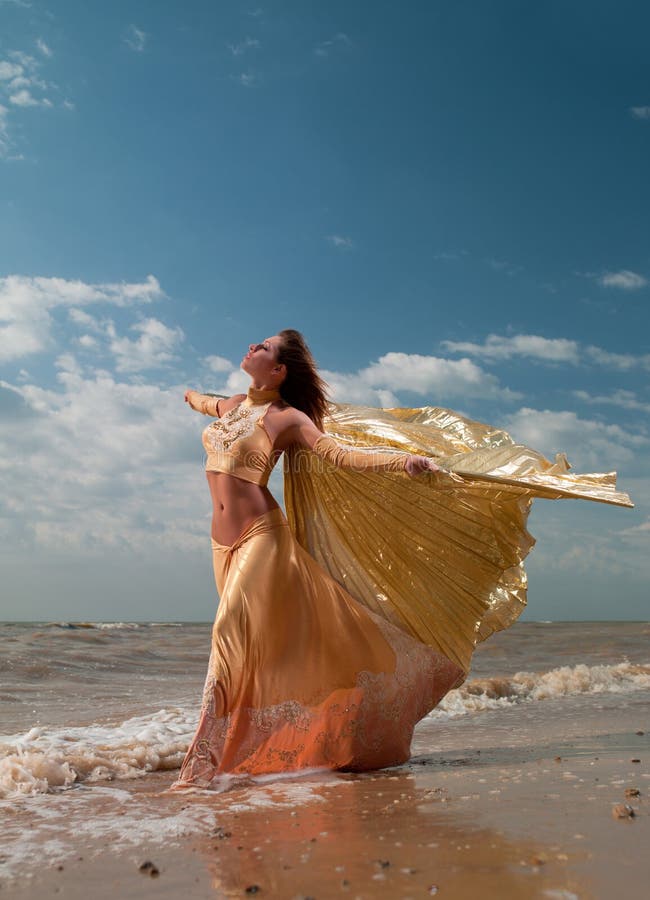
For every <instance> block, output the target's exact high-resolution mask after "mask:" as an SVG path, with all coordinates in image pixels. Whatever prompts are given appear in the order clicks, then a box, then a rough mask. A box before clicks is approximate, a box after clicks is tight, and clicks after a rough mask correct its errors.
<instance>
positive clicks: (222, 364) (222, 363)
mask: <svg viewBox="0 0 650 900" xmlns="http://www.w3.org/2000/svg"><path fill="white" fill-rule="evenodd" d="M203 362H204V363H205V365H206V366H207V367H208V369H209V370H210V371H211V372H230V370H231V369H233V368H234V366H233V364H232V363H231V362H230V360H229V359H226V358H225V357H223V356H206V357H205V359H204V360H203Z"/></svg>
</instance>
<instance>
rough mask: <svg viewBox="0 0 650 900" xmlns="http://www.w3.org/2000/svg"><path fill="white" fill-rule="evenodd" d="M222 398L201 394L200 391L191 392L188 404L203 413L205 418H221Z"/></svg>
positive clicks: (188, 396)
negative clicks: (220, 403) (220, 405)
mask: <svg viewBox="0 0 650 900" xmlns="http://www.w3.org/2000/svg"><path fill="white" fill-rule="evenodd" d="M221 399H223V398H222V397H211V396H210V395H209V394H199V392H198V391H189V392H188V395H187V402H188V403H189V404H190V406H191V407H192V409H195V410H196V411H197V412H200V413H203V415H204V416H216V417H218V416H219V400H221Z"/></svg>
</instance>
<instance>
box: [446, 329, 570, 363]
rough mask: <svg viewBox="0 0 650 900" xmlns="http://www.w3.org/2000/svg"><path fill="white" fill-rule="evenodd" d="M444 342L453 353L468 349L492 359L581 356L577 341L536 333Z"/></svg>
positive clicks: (560, 359)
mask: <svg viewBox="0 0 650 900" xmlns="http://www.w3.org/2000/svg"><path fill="white" fill-rule="evenodd" d="M442 346H443V347H444V348H445V349H446V350H450V351H451V352H452V353H468V354H469V355H470V356H478V357H482V358H483V359H493V360H499V359H512V357H515V356H524V357H528V358H530V359H540V360H545V361H546V362H565V363H573V364H576V363H577V362H578V359H579V354H578V344H577V343H576V341H572V340H567V339H566V338H545V337H540V336H539V335H536V334H517V335H514V336H513V337H502V336H500V335H498V334H490V335H488V336H487V338H486V339H485V341H484V343H483V344H475V343H469V342H466V341H443V342H442Z"/></svg>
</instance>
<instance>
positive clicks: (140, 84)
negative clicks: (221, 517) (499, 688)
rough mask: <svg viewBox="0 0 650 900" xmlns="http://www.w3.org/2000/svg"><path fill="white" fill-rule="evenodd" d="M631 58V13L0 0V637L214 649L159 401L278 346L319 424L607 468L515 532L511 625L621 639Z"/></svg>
mask: <svg viewBox="0 0 650 900" xmlns="http://www.w3.org/2000/svg"><path fill="white" fill-rule="evenodd" d="M649 31H650V7H648V5H647V3H644V2H642V0H638V2H629V0H616V2H614V0H612V2H602V0H573V2H571V3H567V2H566V0H547V2H545V3H543V4H539V3H538V4H534V3H521V2H520V0H492V2H490V3H486V2H484V0H455V2H453V3H450V2H447V0H445V2H443V0H410V2H409V3H406V4H397V3H394V2H385V0H372V2H370V0H345V2H343V0H328V2H327V3H307V2H304V0H286V2H280V0H277V2H274V3H267V4H264V5H260V6H258V5H257V3H256V0H252V2H250V3H247V2H235V0H232V2H225V0H224V2H218V0H186V2H184V3H182V4H181V3H179V2H170V0H128V2H125V0H111V3H106V2H105V0H103V2H101V3H100V2H97V0H56V2H54V0H0V566H1V571H2V576H1V578H0V619H5V620H46V621H63V620H85V621H97V620H116V619H117V620H124V619H126V620H129V621H142V620H154V621H158V620H160V621H163V620H175V621H184V620H200V621H209V620H211V619H212V617H213V615H214V609H215V602H216V597H215V590H214V586H213V582H212V574H211V560H210V545H209V527H210V508H209V497H208V493H207V487H206V484H205V478H204V475H203V472H202V467H203V449H202V447H201V443H200V431H201V428H202V427H203V426H204V425H205V420H204V419H203V417H201V416H199V415H197V414H196V413H192V412H191V411H190V410H189V409H188V407H187V406H186V405H185V404H184V403H183V392H184V390H185V389H186V388H187V387H192V388H196V389H198V390H203V391H212V392H218V393H235V392H238V391H240V390H241V389H242V388H245V386H246V383H247V379H246V377H245V376H244V375H243V373H242V372H241V371H240V370H239V361H240V360H241V356H242V354H243V352H244V351H245V350H246V348H247V346H248V344H249V343H250V342H252V341H258V340H262V339H264V338H265V337H268V336H270V335H272V334H275V333H276V332H277V331H279V330H280V329H282V328H287V327H290V328H298V329H300V330H301V331H302V332H303V333H304V334H305V336H306V338H307V340H308V342H309V344H310V346H311V348H312V350H313V353H314V355H315V357H316V360H317V362H318V365H319V367H320V368H321V370H322V372H323V374H324V376H325V378H326V379H327V381H328V382H329V384H330V386H331V393H332V398H333V399H334V400H337V401H340V402H352V403H364V404H369V405H374V406H394V405H401V406H409V407H418V406H441V407H449V408H451V409H455V410H457V411H459V412H462V413H464V414H466V415H469V416H471V417H472V418H475V419H478V420H480V421H484V422H490V423H492V424H494V425H497V426H499V427H503V428H506V429H507V430H508V431H509V432H510V433H511V435H512V436H513V438H514V439H515V440H516V441H518V442H521V443H525V444H528V445H529V446H532V447H534V448H535V449H537V450H540V451H542V452H544V453H545V454H547V455H548V456H552V455H553V454H555V453H556V452H558V451H564V452H566V453H567V455H568V458H569V460H570V462H571V463H572V465H573V467H574V469H575V470H576V471H583V472H606V471H611V470H617V472H618V477H619V482H618V483H619V487H620V489H622V490H624V491H628V492H629V493H630V494H631V496H632V499H633V500H634V501H635V503H636V506H635V508H634V509H633V510H629V509H621V508H615V507H609V506H606V505H603V504H598V503H588V502H585V501H541V500H537V501H535V504H534V506H533V511H532V513H531V517H530V520H529V526H530V530H531V532H532V533H533V535H534V536H535V537H536V538H537V540H538V543H537V546H536V547H535V548H534V549H533V551H532V552H531V554H530V556H529V557H528V562H527V570H528V573H529V580H530V585H529V607H528V609H527V610H526V612H525V613H524V617H525V618H528V619H529V620H530V619H536V620H540V619H541V620H547V619H553V620H555V619H646V618H647V617H648V610H649V609H650V606H649V604H648V593H649V592H648V585H649V584H650V552H649V551H650V464H649V459H650V455H649V449H650V427H649V426H650V418H649V415H650V387H649V382H648V376H649V373H650V337H649V335H650V328H649V325H650V321H649V320H650V316H649V313H648V309H649V303H650V240H649V238H650V233H649V232H650V227H649V226H650V220H649V216H648V212H649V210H650V171H649V170H650V165H649V163H650V57H649V56H648V52H647V35H648V33H649ZM271 486H272V489H273V490H274V492H275V493H276V496H281V478H280V473H279V471H278V472H276V473H275V474H274V476H273V480H272V483H271Z"/></svg>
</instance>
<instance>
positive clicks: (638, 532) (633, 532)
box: [618, 519, 650, 545]
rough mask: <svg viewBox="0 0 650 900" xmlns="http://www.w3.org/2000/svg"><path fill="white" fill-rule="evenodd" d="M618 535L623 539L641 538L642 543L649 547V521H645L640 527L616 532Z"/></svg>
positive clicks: (635, 526)
mask: <svg viewBox="0 0 650 900" xmlns="http://www.w3.org/2000/svg"><path fill="white" fill-rule="evenodd" d="M618 535H619V537H623V538H641V539H642V540H643V542H644V543H646V544H648V545H650V519H646V520H645V522H641V524H640V525H633V526H632V527H631V528H623V529H622V531H619V532H618Z"/></svg>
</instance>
